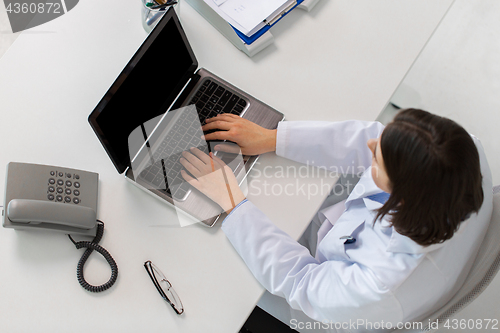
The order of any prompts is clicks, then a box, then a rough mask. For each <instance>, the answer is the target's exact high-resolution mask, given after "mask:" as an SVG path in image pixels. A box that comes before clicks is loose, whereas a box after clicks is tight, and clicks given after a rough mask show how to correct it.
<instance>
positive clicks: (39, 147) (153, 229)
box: [0, 0, 452, 333]
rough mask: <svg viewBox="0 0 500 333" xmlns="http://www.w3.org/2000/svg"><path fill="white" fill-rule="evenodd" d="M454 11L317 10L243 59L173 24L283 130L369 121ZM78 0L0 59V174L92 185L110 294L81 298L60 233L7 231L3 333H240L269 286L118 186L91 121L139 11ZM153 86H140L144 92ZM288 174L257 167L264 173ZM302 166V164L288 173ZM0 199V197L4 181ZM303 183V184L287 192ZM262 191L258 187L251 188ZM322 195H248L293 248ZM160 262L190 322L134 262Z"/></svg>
mask: <svg viewBox="0 0 500 333" xmlns="http://www.w3.org/2000/svg"><path fill="white" fill-rule="evenodd" d="M451 3H452V0H446V1H434V0H425V1H422V0H411V1H410V0H406V1H397V0H390V1H389V0H385V1H376V2H374V1H371V0H363V1H351V0H342V1H340V0H323V1H321V2H320V3H319V4H318V5H317V6H316V7H315V8H314V10H313V11H312V12H311V13H304V12H302V11H296V12H293V13H291V14H289V15H288V16H287V17H286V18H285V19H284V20H282V22H280V24H278V25H277V26H276V27H275V28H273V35H274V36H275V37H276V41H275V44H274V45H272V46H270V47H269V48H267V49H266V50H264V51H262V52H261V53H259V54H258V55H257V56H255V57H254V58H248V57H247V56H246V55H244V54H243V53H241V52H240V51H238V50H236V48H234V47H233V46H232V45H231V44H230V43H229V42H228V41H227V40H226V39H225V38H224V37H223V36H221V35H220V34H219V33H218V32H217V31H216V30H215V29H214V28H213V27H212V26H211V25H210V24H209V23H208V22H206V21H204V20H203V19H202V18H201V17H200V16H199V14H198V13H196V12H195V11H194V10H193V9H192V8H191V7H189V6H188V5H187V4H182V8H181V19H182V22H183V25H184V28H185V30H186V33H187V35H188V37H189V39H190V42H191V44H192V46H193V49H194V51H195V53H196V55H197V57H198V60H199V62H200V64H201V65H202V66H203V67H205V68H207V69H209V70H211V71H213V72H215V73H217V74H218V75H220V76H221V77H223V78H225V79H226V80H228V81H229V82H232V83H233V84H235V85H236V86H239V87H240V88H242V89H244V90H246V91H248V92H249V93H251V94H253V95H254V96H256V97H257V98H259V99H261V100H263V101H265V102H267V103H268V104H270V105H272V106H273V107H275V108H277V109H278V110H280V111H282V112H284V113H285V114H286V116H287V119H288V120H300V119H311V120H332V121H333V120H342V119H348V118H357V119H366V120H371V119H375V118H376V116H377V115H378V113H379V112H380V111H381V110H382V109H383V107H384V106H385V104H386V103H387V102H388V101H389V99H390V97H391V94H392V93H393V91H394V90H395V89H396V87H397V86H398V84H399V82H400V81H401V80H402V78H403V77H404V75H405V74H406V72H407V71H408V69H409V68H410V66H411V64H412V63H413V61H414V60H415V59H416V57H417V56H418V54H419V52H420V51H421V49H422V48H423V47H424V45H425V43H426V41H427V40H428V39H429V37H430V36H431V34H432V32H433V31H434V29H435V28H436V27H437V25H438V23H439V22H440V20H441V18H442V17H443V16H444V14H445V12H446V11H447V9H448V8H449V6H450V5H451ZM101 4H102V2H100V1H97V0H87V1H80V2H79V3H78V5H77V6H76V7H75V8H74V9H73V10H72V11H70V12H69V13H68V14H66V15H64V16H62V17H60V18H58V19H56V20H54V21H52V22H49V23H47V24H45V25H42V26H39V27H37V28H34V29H32V30H31V31H26V32H24V33H23V34H22V35H21V36H20V37H19V38H18V40H17V41H16V42H15V44H14V45H13V46H12V47H11V49H10V50H9V51H8V52H7V54H5V56H4V57H3V58H2V59H1V61H0V112H1V118H0V123H1V124H2V131H0V142H1V143H2V146H3V148H2V151H1V154H0V166H1V167H2V168H3V167H5V166H6V164H7V163H8V162H10V161H19V162H32V163H41V164H51V165H60V166H67V167H73V168H80V169H84V170H90V171H96V172H98V173H99V174H100V191H99V195H100V199H99V212H98V216H99V218H100V219H102V220H103V221H104V222H105V223H106V230H105V234H104V238H103V240H102V241H101V244H102V245H103V246H104V247H105V248H107V249H108V250H109V251H110V252H111V254H112V255H113V256H114V258H115V259H116V261H117V263H118V266H119V272H120V274H119V277H118V281H117V283H116V285H115V286H114V287H113V288H111V289H110V290H108V291H106V292H104V293H102V294H90V293H88V292H86V291H84V290H83V289H82V288H81V287H80V286H79V284H78V282H77V280H76V274H75V268H76V264H77V262H78V260H79V258H80V256H81V251H78V250H76V249H75V248H74V246H73V244H72V243H71V242H70V241H69V240H68V239H67V237H66V236H64V235H62V234H51V233H35V232H19V231H14V230H11V229H3V228H1V229H0V253H1V254H2V255H1V256H0V267H1V269H0V331H2V332H18V331H23V332H26V331H29V332H48V331H50V332H68V331H71V332H84V331H91V330H96V331H100V332H140V331H145V330H146V329H147V330H148V331H150V332H231V333H232V332H235V331H237V330H238V329H239V327H241V325H242V324H243V323H244V321H245V319H246V318H247V316H248V314H249V313H250V312H251V311H252V309H253V307H254V305H255V304H256V302H257V300H258V299H259V297H260V295H261V293H262V292H263V289H262V288H261V286H260V285H259V284H258V283H257V282H256V281H255V280H254V279H253V277H252V276H251V274H250V273H249V271H248V270H247V269H246V267H245V265H244V263H243V262H242V261H241V260H240V258H239V257H238V256H237V254H236V253H235V252H234V250H233V249H232V247H231V245H230V244H229V242H228V241H227V239H226V238H225V236H224V234H223V233H222V232H221V230H220V226H219V225H218V226H216V227H214V228H212V229H207V228H204V227H202V226H199V225H194V226H190V227H187V228H180V227H176V226H175V225H176V215H175V213H174V211H173V209H171V208H169V207H168V206H166V205H164V204H162V203H161V202H160V201H157V200H154V199H152V198H151V197H150V196H149V195H147V194H145V193H143V192H142V191H140V190H139V189H137V188H135V187H134V186H133V185H130V184H128V183H127V182H126V181H125V179H124V178H123V176H121V175H118V174H117V173H116V171H115V169H114V167H113V165H112V163H111V162H110V160H109V159H108V157H107V155H106V153H105V152H104V149H103V148H102V147H101V145H100V143H99V142H98V140H97V138H96V137H95V136H94V134H93V132H92V130H91V128H90V126H89V125H88V123H87V116H88V115H89V113H90V112H91V111H92V110H93V108H94V106H95V105H96V104H97V102H98V101H99V100H100V99H101V97H102V95H103V94H104V92H105V91H106V90H107V89H108V88H109V86H110V85H111V83H112V82H113V80H114V79H115V78H116V76H117V75H118V74H119V72H120V71H121V69H122V68H123V67H124V65H125V64H126V63H127V61H128V59H129V58H130V57H131V56H132V55H133V53H134V52H135V50H136V49H137V48H138V46H139V45H140V44H141V42H142V41H143V40H144V38H145V36H146V34H145V32H144V31H143V29H142V26H141V24H140V15H139V12H140V2H139V1H138V0H135V1H134V0H124V1H122V2H121V6H120V7H118V8H114V9H113V10H111V9H109V7H107V8H105V7H102V5H101ZM146 89H147V87H145V90H146ZM279 165H285V166H288V165H293V164H292V163H291V162H289V161H286V160H284V159H281V158H277V157H275V156H273V155H269V156H263V157H262V158H261V160H260V164H259V165H258V166H257V171H256V172H254V173H253V177H252V178H254V182H255V181H256V180H255V178H256V175H257V174H258V173H259V171H260V172H261V173H262V171H264V169H265V167H266V166H271V168H270V169H269V168H268V169H266V170H268V175H269V174H271V175H273V174H274V175H275V172H277V171H278V170H279V168H272V166H279ZM296 166H297V165H296ZM0 179H1V180H0V188H3V186H4V180H3V177H0ZM322 180H323V181H325V182H326V183H327V184H330V185H331V184H332V183H333V182H334V181H335V178H327V177H309V178H305V179H304V178H301V179H298V180H297V179H295V178H294V177H293V175H290V176H289V177H288V178H280V179H277V178H276V177H274V178H266V177H265V175H264V174H262V175H261V177H259V179H257V181H260V183H259V182H257V183H254V184H258V186H255V188H259V186H263V182H264V181H267V182H268V186H269V187H268V188H271V189H272V187H271V186H272V185H273V184H281V185H283V184H287V183H288V182H293V183H294V184H297V185H298V186H299V187H300V185H301V184H305V185H306V186H307V185H308V184H321V181H322ZM296 181H298V182H299V183H296ZM260 188H262V189H263V187H260ZM325 195H326V191H325V192H324V193H323V194H321V193H318V194H316V195H312V196H311V197H310V198H309V199H308V198H307V195H302V194H300V191H299V194H298V195H294V196H286V195H281V196H277V195H272V191H271V192H270V193H269V194H268V195H266V194H265V193H261V194H260V195H257V194H256V193H255V192H253V193H250V195H249V198H250V199H251V200H252V201H254V202H255V203H256V204H257V206H259V207H260V208H261V209H262V210H263V211H264V212H265V213H267V214H268V215H269V216H270V217H271V219H272V220H273V221H274V222H275V223H276V224H277V225H278V226H280V227H281V228H283V229H284V230H285V231H287V232H288V233H289V234H290V235H291V236H292V237H295V238H298V237H299V235H300V234H301V232H302V231H303V230H304V229H305V227H306V225H307V223H308V222H309V220H310V218H311V216H312V215H313V213H314V212H315V210H316V208H317V207H318V206H319V205H320V203H321V201H322V199H323V198H324V196H325ZM1 199H2V201H3V198H1ZM148 259H150V260H153V262H155V263H156V264H157V265H158V266H159V267H160V268H162V270H163V271H164V272H165V274H166V275H167V277H168V278H169V279H170V281H171V282H172V283H173V285H174V287H175V289H176V290H177V291H178V293H179V295H180V297H181V299H182V301H183V303H184V306H185V309H186V312H185V314H184V315H182V316H177V315H175V314H174V312H173V311H172V310H171V309H170V308H169V306H168V305H166V303H165V302H164V301H163V300H162V299H161V298H160V296H159V295H158V293H157V291H156V290H155V288H154V287H153V285H152V283H151V281H150V280H149V277H148V275H147V274H146V272H145V270H144V268H143V263H144V261H145V260H148ZM87 267H88V269H87V271H86V275H87V277H88V280H89V282H91V283H95V284H100V283H102V282H104V281H106V280H107V278H108V277H109V275H108V271H109V269H108V268H107V267H106V264H105V263H104V260H103V259H101V257H100V256H99V255H93V256H92V257H91V260H90V261H89V263H88V266H87Z"/></svg>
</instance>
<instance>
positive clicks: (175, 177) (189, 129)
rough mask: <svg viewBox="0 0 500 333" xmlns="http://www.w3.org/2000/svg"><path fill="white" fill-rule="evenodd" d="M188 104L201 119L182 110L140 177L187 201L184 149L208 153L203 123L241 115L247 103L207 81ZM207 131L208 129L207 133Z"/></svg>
mask: <svg viewBox="0 0 500 333" xmlns="http://www.w3.org/2000/svg"><path fill="white" fill-rule="evenodd" d="M189 104H195V105H196V109H197V112H198V118H199V122H198V121H197V120H196V119H191V117H192V116H194V115H193V114H191V113H182V114H180V116H179V118H178V119H177V120H176V122H175V124H174V125H173V126H172V128H171V130H170V131H169V132H168V134H167V135H166V136H165V138H164V139H163V141H162V142H161V143H160V145H159V147H158V148H157V149H156V151H155V152H154V153H153V154H152V156H151V161H152V164H151V165H149V166H148V167H146V168H145V169H144V170H142V171H141V173H140V177H141V178H142V179H143V180H145V181H146V182H147V183H149V184H152V185H153V186H154V188H155V189H158V190H161V191H163V192H165V193H167V194H168V195H170V196H171V197H173V198H174V199H176V200H179V201H181V200H184V199H185V198H186V196H187V194H189V193H188V192H189V190H190V187H191V186H190V185H189V184H188V183H187V182H186V181H185V180H184V178H182V175H181V173H180V171H181V170H182V169H183V168H184V167H183V166H182V164H181V163H180V162H179V159H180V157H181V154H182V152H183V151H186V150H188V149H190V148H191V147H197V148H198V149H200V150H201V151H203V152H205V153H206V154H208V152H209V151H208V147H207V145H206V144H205V141H204V140H203V139H201V134H202V132H201V128H200V123H201V124H204V122H205V120H206V119H207V118H212V117H215V116H216V115H218V114H220V113H232V114H235V115H240V114H241V112H242V111H243V109H244V108H245V106H246V105H247V102H246V101H245V100H244V99H242V98H241V97H239V96H238V95H236V94H233V93H231V92H230V91H228V90H226V89H224V88H223V87H221V86H220V85H218V84H216V83H215V82H212V81H211V80H206V81H205V82H203V84H202V86H201V87H200V88H199V89H198V91H197V92H196V93H195V96H194V97H193V98H192V99H191V102H190V103H189ZM207 133H208V132H205V134H207Z"/></svg>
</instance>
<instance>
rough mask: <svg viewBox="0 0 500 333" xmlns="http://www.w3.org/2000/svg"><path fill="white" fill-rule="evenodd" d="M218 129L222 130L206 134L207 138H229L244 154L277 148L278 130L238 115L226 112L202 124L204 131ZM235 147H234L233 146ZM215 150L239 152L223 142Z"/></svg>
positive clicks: (256, 153) (259, 152)
mask: <svg viewBox="0 0 500 333" xmlns="http://www.w3.org/2000/svg"><path fill="white" fill-rule="evenodd" d="M214 129H218V130H221V131H217V132H213V133H209V134H207V135H205V140H207V141H210V140H229V141H232V142H234V143H236V144H237V145H238V146H240V148H241V153H242V154H244V155H259V154H263V153H267V152H271V151H275V150H276V132H277V131H276V130H269V129H266V128H264V127H261V126H259V125H257V124H255V123H253V122H251V121H249V120H246V119H243V118H241V117H239V116H237V115H234V114H230V113H224V114H219V115H217V117H214V118H209V119H207V120H206V124H205V125H203V126H202V130H203V131H208V130H214ZM233 148H234V147H233ZM214 149H215V150H220V151H226V152H231V153H238V152H235V151H233V149H231V147H230V146H229V145H224V144H223V143H221V144H218V145H216V146H215V147H214Z"/></svg>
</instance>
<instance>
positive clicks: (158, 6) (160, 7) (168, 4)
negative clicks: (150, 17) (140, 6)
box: [150, 1, 177, 9]
mask: <svg viewBox="0 0 500 333" xmlns="http://www.w3.org/2000/svg"><path fill="white" fill-rule="evenodd" d="M176 3H177V1H168V2H166V3H164V4H162V5H157V6H153V7H150V8H151V9H163V8H165V7H169V6H173V5H175V4H176Z"/></svg>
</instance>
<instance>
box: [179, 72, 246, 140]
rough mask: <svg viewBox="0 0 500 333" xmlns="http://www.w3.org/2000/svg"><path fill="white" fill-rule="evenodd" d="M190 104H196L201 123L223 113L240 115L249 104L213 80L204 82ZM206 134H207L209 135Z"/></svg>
mask: <svg viewBox="0 0 500 333" xmlns="http://www.w3.org/2000/svg"><path fill="white" fill-rule="evenodd" d="M189 104H195V105H196V109H197V110H198V116H199V118H200V123H201V124H204V123H205V120H206V119H207V118H212V117H215V116H217V115H218V114H221V113H232V114H235V115H240V114H241V112H242V111H243V109H244V108H245V106H246V105H247V102H246V101H245V100H244V99H243V98H241V97H239V96H238V95H236V94H233V93H232V92H230V91H228V90H226V89H225V88H224V87H222V86H220V85H218V84H217V83H215V82H212V81H211V80H206V81H205V82H203V84H202V86H201V87H200V88H199V89H198V91H197V92H196V94H195V95H194V97H193V98H192V99H191V101H190V103H189ZM208 133H209V132H206V133H205V134H208Z"/></svg>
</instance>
